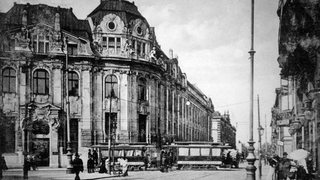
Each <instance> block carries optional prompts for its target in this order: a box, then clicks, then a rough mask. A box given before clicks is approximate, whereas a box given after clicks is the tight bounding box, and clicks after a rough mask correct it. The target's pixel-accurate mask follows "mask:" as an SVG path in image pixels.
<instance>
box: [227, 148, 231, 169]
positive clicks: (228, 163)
mask: <svg viewBox="0 0 320 180" xmlns="http://www.w3.org/2000/svg"><path fill="white" fill-rule="evenodd" d="M226 164H227V165H229V166H230V167H231V166H232V157H231V151H229V152H228V153H227V157H226Z"/></svg>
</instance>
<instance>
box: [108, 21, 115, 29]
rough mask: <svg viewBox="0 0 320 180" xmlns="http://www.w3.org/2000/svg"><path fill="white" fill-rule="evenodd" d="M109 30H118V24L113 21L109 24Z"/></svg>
mask: <svg viewBox="0 0 320 180" xmlns="http://www.w3.org/2000/svg"><path fill="white" fill-rule="evenodd" d="M107 26H108V29H109V30H111V31H114V30H116V24H115V23H114V22H113V21H110V22H108V23H107Z"/></svg>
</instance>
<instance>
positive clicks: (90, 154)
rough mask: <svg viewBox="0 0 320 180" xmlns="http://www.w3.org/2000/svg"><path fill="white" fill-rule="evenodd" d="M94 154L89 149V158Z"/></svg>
mask: <svg viewBox="0 0 320 180" xmlns="http://www.w3.org/2000/svg"><path fill="white" fill-rule="evenodd" d="M91 156H92V153H91V149H89V150H88V159H89V158H90V157H91Z"/></svg>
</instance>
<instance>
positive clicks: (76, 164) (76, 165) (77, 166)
mask: <svg viewBox="0 0 320 180" xmlns="http://www.w3.org/2000/svg"><path fill="white" fill-rule="evenodd" d="M74 156H75V158H74V160H73V161H72V166H73V172H74V173H76V177H75V178H74V179H75V180H80V177H79V173H80V171H81V172H83V162H82V159H80V158H79V154H78V153H77V152H76V154H75V155H74Z"/></svg>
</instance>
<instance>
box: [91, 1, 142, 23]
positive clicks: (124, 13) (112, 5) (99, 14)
mask: <svg viewBox="0 0 320 180" xmlns="http://www.w3.org/2000/svg"><path fill="white" fill-rule="evenodd" d="M109 13H113V14H116V15H118V16H119V17H120V18H121V19H122V20H123V22H124V23H125V24H128V23H129V22H130V20H132V19H137V18H141V19H143V20H145V18H144V17H143V16H142V15H141V14H140V12H139V11H138V8H137V6H135V4H134V2H132V3H131V2H129V1H126V0H101V2H100V5H99V6H98V7H97V8H96V9H94V10H93V11H92V12H91V13H90V14H89V15H88V17H91V18H92V21H93V23H94V24H96V23H98V22H100V21H101V19H102V18H103V17H104V16H105V15H106V14H109Z"/></svg>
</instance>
